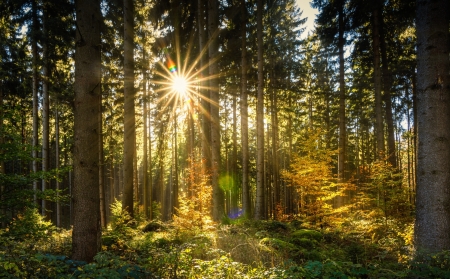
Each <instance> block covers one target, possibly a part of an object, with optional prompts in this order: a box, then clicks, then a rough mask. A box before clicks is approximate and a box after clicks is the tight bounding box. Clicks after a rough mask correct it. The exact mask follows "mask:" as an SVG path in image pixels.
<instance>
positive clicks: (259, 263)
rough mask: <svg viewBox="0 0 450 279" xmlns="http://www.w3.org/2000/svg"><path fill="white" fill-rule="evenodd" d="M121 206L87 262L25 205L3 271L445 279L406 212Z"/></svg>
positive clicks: (449, 268) (7, 240)
mask: <svg viewBox="0 0 450 279" xmlns="http://www.w3.org/2000/svg"><path fill="white" fill-rule="evenodd" d="M122 212H123V211H122V210H121V207H120V203H115V204H114V205H113V213H114V216H113V218H112V222H111V224H110V226H109V227H108V229H107V230H105V231H104V232H103V235H102V241H103V246H102V251H101V252H100V253H99V254H98V255H97V256H96V257H95V259H94V261H93V262H92V263H85V262H77V261H73V260H71V259H70V249H71V231H70V230H61V229H56V228H55V227H54V226H53V225H52V224H50V223H48V222H45V221H44V220H43V219H42V217H41V215H39V214H38V212H37V211H35V210H31V209H30V210H27V211H25V212H24V213H23V214H22V215H19V216H18V217H17V218H16V219H15V220H14V221H13V222H12V223H11V225H10V226H9V227H8V228H7V229H4V230H2V231H1V233H0V248H1V249H0V278H450V252H448V251H446V252H442V253H439V254H433V255H421V256H420V257H417V256H416V257H414V260H413V256H414V250H413V246H412V220H409V222H405V220H394V219H389V220H385V219H382V218H372V219H370V218H362V217H361V216H358V217H356V216H349V217H347V218H346V219H345V220H344V221H343V222H341V223H339V225H336V226H331V225H329V226H327V227H324V226H322V227H320V226H316V225H315V224H311V223H308V222H307V219H297V220H294V221H291V222H278V221H250V220H245V219H236V220H228V221H227V225H223V224H222V225H218V224H216V225H213V224H211V225H208V226H205V224H204V223H201V222H199V223H198V225H195V224H193V223H189V226H186V224H187V222H185V221H183V220H180V219H178V221H177V222H173V223H162V222H157V221H153V222H146V221H144V219H143V218H138V220H137V219H131V218H130V217H129V216H126V215H124V214H125V213H122ZM366 217H367V216H366ZM180 224H181V225H180Z"/></svg>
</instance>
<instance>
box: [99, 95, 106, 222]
mask: <svg viewBox="0 0 450 279" xmlns="http://www.w3.org/2000/svg"><path fill="white" fill-rule="evenodd" d="M98 98H99V101H98V111H99V113H98V135H99V139H98V162H99V165H98V189H99V197H100V220H101V224H102V227H103V228H106V226H107V225H108V224H107V223H106V202H105V179H104V170H105V163H104V156H103V117H102V95H101V93H100V96H99V97H98Z"/></svg>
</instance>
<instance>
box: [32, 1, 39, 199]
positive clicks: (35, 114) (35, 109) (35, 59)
mask: <svg viewBox="0 0 450 279" xmlns="http://www.w3.org/2000/svg"><path fill="white" fill-rule="evenodd" d="M36 1H37V0H33V2H32V13H33V19H32V20H33V25H32V28H33V32H32V37H31V40H32V41H31V52H32V55H33V58H32V67H33V70H32V72H33V85H32V88H33V143H32V148H33V149H32V151H31V152H32V153H31V156H32V157H33V173H36V172H37V171H38V162H37V158H38V151H37V148H38V144H39V130H38V129H39V115H38V102H39V101H38V87H39V81H38V47H37V32H38V29H39V27H38V18H37V5H36ZM37 184H38V181H37V180H34V181H33V191H34V203H35V204H36V205H37V197H36V191H37V189H38V187H37Z"/></svg>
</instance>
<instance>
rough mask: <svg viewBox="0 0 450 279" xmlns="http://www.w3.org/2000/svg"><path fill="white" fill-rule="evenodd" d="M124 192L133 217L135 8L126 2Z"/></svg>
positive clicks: (125, 205) (124, 198) (124, 201)
mask: <svg viewBox="0 0 450 279" xmlns="http://www.w3.org/2000/svg"><path fill="white" fill-rule="evenodd" d="M123 3H124V97H125V98H124V114H123V121H124V140H123V141H124V143H123V144H124V149H123V153H124V154H123V156H124V159H123V163H124V165H123V168H124V173H123V174H124V191H123V208H124V210H127V211H128V213H129V214H130V215H131V216H133V192H134V191H133V190H134V171H133V170H134V156H135V146H134V145H135V142H136V140H135V137H136V136H135V113H134V57H133V50H134V23H133V22H134V6H133V0H124V2H123Z"/></svg>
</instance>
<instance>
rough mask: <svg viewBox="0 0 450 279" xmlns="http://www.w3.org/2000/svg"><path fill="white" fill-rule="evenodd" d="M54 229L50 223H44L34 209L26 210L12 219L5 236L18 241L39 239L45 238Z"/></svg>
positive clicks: (42, 218)
mask: <svg viewBox="0 0 450 279" xmlns="http://www.w3.org/2000/svg"><path fill="white" fill-rule="evenodd" d="M55 229H56V228H55V227H54V226H53V224H52V223H51V222H49V221H45V219H44V217H42V215H40V214H39V212H38V210H37V209H36V208H27V209H25V211H24V212H23V213H20V214H18V215H17V217H16V218H14V219H13V221H12V222H11V224H10V225H9V226H8V229H7V232H6V233H5V236H8V237H10V238H14V239H18V240H23V239H30V238H31V239H40V238H47V237H48V236H49V235H50V233H51V232H52V231H54V230H55Z"/></svg>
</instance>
